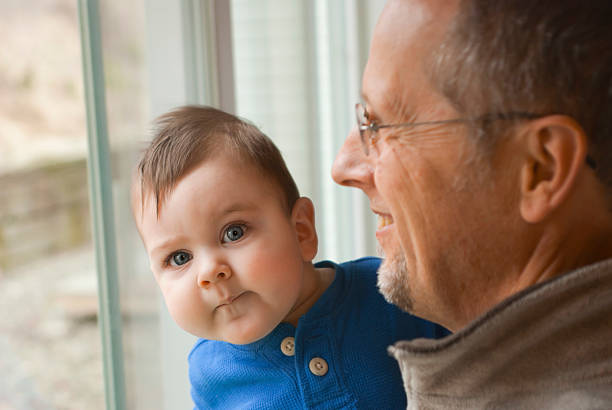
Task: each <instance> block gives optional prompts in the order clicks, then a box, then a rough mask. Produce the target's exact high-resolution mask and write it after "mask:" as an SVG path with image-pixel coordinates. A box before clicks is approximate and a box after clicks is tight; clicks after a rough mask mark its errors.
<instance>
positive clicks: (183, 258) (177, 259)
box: [168, 251, 191, 266]
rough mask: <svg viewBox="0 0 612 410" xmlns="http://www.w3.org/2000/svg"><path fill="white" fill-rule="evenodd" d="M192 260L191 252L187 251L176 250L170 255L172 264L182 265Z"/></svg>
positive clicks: (169, 261) (169, 259)
mask: <svg viewBox="0 0 612 410" xmlns="http://www.w3.org/2000/svg"><path fill="white" fill-rule="evenodd" d="M190 260H191V255H190V254H188V253H187V252H183V251H179V252H174V253H173V254H172V255H170V257H169V258H168V263H169V264H170V265H171V266H181V265H184V264H186V263H187V262H189V261H190Z"/></svg>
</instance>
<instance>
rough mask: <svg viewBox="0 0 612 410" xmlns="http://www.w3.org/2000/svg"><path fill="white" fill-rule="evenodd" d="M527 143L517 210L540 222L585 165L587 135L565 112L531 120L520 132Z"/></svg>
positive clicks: (569, 187)
mask: <svg viewBox="0 0 612 410" xmlns="http://www.w3.org/2000/svg"><path fill="white" fill-rule="evenodd" d="M521 134H522V136H523V137H524V139H525V140H524V141H523V142H524V143H525V147H526V156H525V161H524V163H523V164H522V166H521V176H520V178H521V201H520V212H521V216H522V217H523V219H524V220H525V221H527V222H530V223H537V222H541V221H542V220H544V219H546V218H547V217H548V216H549V215H550V214H551V213H552V212H553V211H554V210H555V209H557V208H558V207H559V206H560V205H561V204H562V203H563V202H564V201H565V200H566V199H567V197H568V195H569V194H570V193H571V191H572V189H573V188H574V186H575V184H576V181H577V179H578V174H579V173H580V171H581V170H582V168H583V167H584V166H585V160H586V155H587V146H588V142H587V138H586V135H585V133H584V130H583V129H582V127H581V126H580V125H579V124H578V123H577V122H576V121H575V120H574V119H572V118H570V117H568V116H565V115H550V116H546V117H543V118H540V119H537V120H534V121H532V122H530V123H529V124H528V125H527V127H526V129H524V130H523V132H522V133H521Z"/></svg>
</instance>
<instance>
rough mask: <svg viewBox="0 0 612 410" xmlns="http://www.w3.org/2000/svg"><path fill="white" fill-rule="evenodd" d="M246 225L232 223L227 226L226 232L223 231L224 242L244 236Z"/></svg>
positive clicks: (233, 240)
mask: <svg viewBox="0 0 612 410" xmlns="http://www.w3.org/2000/svg"><path fill="white" fill-rule="evenodd" d="M245 228H246V227H245V226H244V225H230V226H228V227H227V229H226V230H225V232H224V233H223V239H222V242H223V243H225V242H235V241H237V240H238V239H240V238H242V236H243V235H244V231H245Z"/></svg>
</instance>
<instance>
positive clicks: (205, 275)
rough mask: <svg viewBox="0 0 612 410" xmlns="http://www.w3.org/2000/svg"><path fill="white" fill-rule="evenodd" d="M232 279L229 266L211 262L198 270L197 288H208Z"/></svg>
mask: <svg viewBox="0 0 612 410" xmlns="http://www.w3.org/2000/svg"><path fill="white" fill-rule="evenodd" d="M231 277H232V270H231V269H230V267H229V265H227V264H225V263H220V262H212V263H210V264H208V265H207V266H203V267H201V268H200V272H199V273H198V277H197V280H198V286H199V287H200V288H208V287H210V286H211V285H213V284H218V283H219V282H222V281H225V280H228V279H229V278H231Z"/></svg>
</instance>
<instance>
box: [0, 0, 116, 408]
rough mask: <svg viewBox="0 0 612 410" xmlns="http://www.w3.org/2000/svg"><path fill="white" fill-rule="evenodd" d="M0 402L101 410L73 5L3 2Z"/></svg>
mask: <svg viewBox="0 0 612 410" xmlns="http://www.w3.org/2000/svg"><path fill="white" fill-rule="evenodd" d="M0 36H1V37H2V47H0V312H2V314H0V374H1V375H2V376H1V377H0V408H1V409H11V410H12V409H18V410H22V409H23V410H25V409H28V410H36V409H55V408H57V409H75V410H76V409H84V408H87V409H103V408H104V387H103V379H102V364H101V349H100V334H99V331H98V327H97V303H98V302H97V294H96V291H97V289H96V272H95V265H94V255H93V249H92V243H91V232H90V218H89V200H88V189H87V168H86V152H87V150H86V143H87V138H86V125H85V111H84V98H83V86H82V85H83V80H82V76H81V56H80V38H79V27H78V18H77V10H76V2H74V1H72V0H31V1H28V2H21V1H2V2H0Z"/></svg>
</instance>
